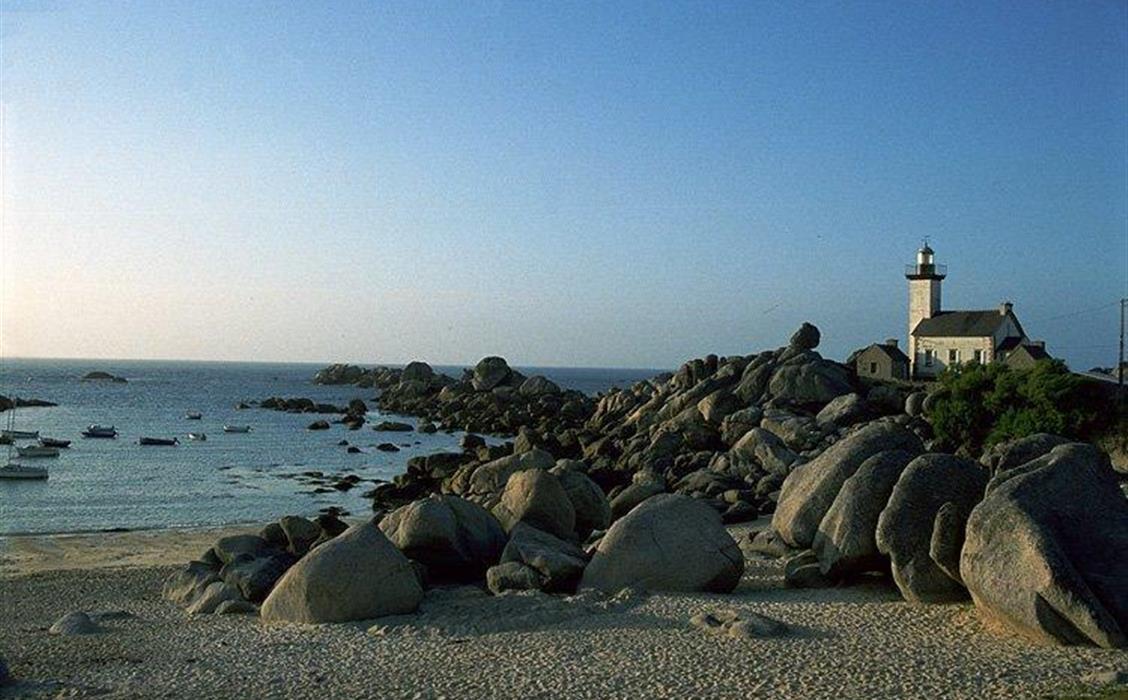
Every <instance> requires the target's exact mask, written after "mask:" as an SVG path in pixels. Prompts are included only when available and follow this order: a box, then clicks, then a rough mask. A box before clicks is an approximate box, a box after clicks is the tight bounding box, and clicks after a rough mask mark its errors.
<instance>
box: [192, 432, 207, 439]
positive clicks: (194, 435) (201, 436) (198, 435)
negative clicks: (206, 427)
mask: <svg viewBox="0 0 1128 700" xmlns="http://www.w3.org/2000/svg"><path fill="white" fill-rule="evenodd" d="M188 439H189V440H200V441H204V440H207V439H208V436H207V435H206V434H204V433H188Z"/></svg>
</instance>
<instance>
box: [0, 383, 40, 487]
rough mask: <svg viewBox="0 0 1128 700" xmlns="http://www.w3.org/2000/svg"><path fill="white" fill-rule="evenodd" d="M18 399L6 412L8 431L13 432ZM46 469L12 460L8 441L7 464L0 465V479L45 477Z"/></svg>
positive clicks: (10, 446)
mask: <svg viewBox="0 0 1128 700" xmlns="http://www.w3.org/2000/svg"><path fill="white" fill-rule="evenodd" d="M18 403H19V399H17V400H16V401H14V402H13V405H12V408H11V411H10V412H9V413H8V431H9V432H14V428H15V424H16V404H18ZM46 478H47V470H46V469H44V468H42V467H27V466H24V465H22V464H19V463H17V462H13V461H12V445H11V443H8V458H7V464H5V465H4V466H3V467H0V479H46Z"/></svg>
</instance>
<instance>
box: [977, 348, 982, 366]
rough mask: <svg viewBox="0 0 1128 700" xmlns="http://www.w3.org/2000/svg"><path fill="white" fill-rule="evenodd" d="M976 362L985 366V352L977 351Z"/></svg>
mask: <svg viewBox="0 0 1128 700" xmlns="http://www.w3.org/2000/svg"><path fill="white" fill-rule="evenodd" d="M975 361H976V362H978V363H979V364H983V351H982V350H976V351H975Z"/></svg>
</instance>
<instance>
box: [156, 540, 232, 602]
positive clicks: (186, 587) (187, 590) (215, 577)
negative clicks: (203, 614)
mask: <svg viewBox="0 0 1128 700" xmlns="http://www.w3.org/2000/svg"><path fill="white" fill-rule="evenodd" d="M208 551H209V552H210V551H212V550H208ZM219 580H220V578H219V571H218V570H217V569H216V568H215V567H213V566H212V565H210V564H208V563H206V562H202V561H193V562H189V563H188V566H186V567H184V568H183V569H181V570H179V571H177V572H175V573H173V574H172V575H171V576H169V577H168V579H167V580H166V581H165V583H164V588H163V589H162V592H161V593H162V595H163V596H164V597H165V599H167V600H171V601H172V602H173V603H176V604H177V605H184V606H188V605H191V604H192V603H193V602H195V600H196V599H197V598H199V597H200V596H201V595H203V593H204V591H205V590H206V589H207V587H208V586H210V585H211V584H213V583H215V582H216V581H219Z"/></svg>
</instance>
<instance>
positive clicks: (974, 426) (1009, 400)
mask: <svg viewBox="0 0 1128 700" xmlns="http://www.w3.org/2000/svg"><path fill="white" fill-rule="evenodd" d="M939 385H940V386H939V388H938V389H937V396H936V398H935V399H934V400H933V402H931V406H930V408H929V410H928V412H927V414H926V415H927V418H928V420H929V422H930V423H931V424H932V428H933V431H934V432H935V434H936V437H937V438H939V439H940V441H941V444H942V446H943V447H944V448H947V449H951V450H956V449H961V448H962V449H963V450H964V451H966V452H968V453H970V454H979V452H981V451H982V450H983V448H984V447H986V446H990V445H993V444H995V443H997V442H1002V441H1004V440H1011V439H1014V438H1019V437H1024V436H1026V435H1031V434H1033V433H1054V434H1056V435H1063V436H1065V437H1071V438H1077V439H1085V438H1087V437H1088V436H1089V435H1090V434H1092V432H1093V431H1094V430H1095V429H1097V428H1098V427H1099V426H1100V424H1101V422H1102V411H1101V405H1100V399H1099V396H1097V395H1095V394H1094V392H1092V391H1090V390H1089V387H1088V384H1087V382H1086V381H1085V380H1083V379H1082V378H1081V377H1079V376H1077V375H1075V374H1073V373H1072V372H1070V371H1069V368H1067V367H1066V366H1065V363H1064V362H1062V361H1061V360H1042V361H1040V362H1038V363H1037V364H1036V365H1034V366H1033V367H1031V368H1029V369H1011V368H1010V367H1008V366H1006V365H1004V364H1001V363H993V364H989V365H980V364H977V363H970V364H966V365H956V366H953V367H949V368H948V369H946V370H944V372H943V373H942V374H941V375H940V377H939Z"/></svg>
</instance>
